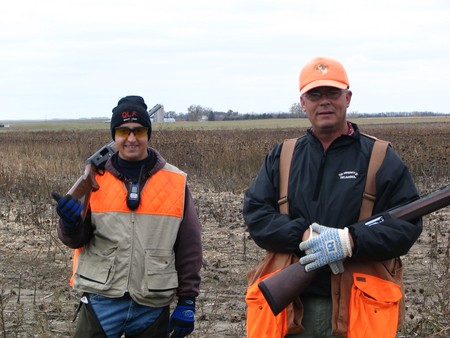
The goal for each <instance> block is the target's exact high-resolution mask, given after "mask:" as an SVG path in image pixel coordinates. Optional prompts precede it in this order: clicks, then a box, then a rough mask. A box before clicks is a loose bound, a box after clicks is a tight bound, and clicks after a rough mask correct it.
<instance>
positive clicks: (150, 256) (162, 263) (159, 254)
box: [145, 249, 178, 293]
mask: <svg viewBox="0 0 450 338" xmlns="http://www.w3.org/2000/svg"><path fill="white" fill-rule="evenodd" d="M145 271H146V279H147V280H146V284H147V287H146V289H147V290H148V291H149V292H150V293H152V292H164V291H172V290H174V289H176V288H177V287H178V274H177V271H176V270H175V255H174V254H173V251H172V250H170V249H147V250H145ZM170 293H171V292H170Z"/></svg>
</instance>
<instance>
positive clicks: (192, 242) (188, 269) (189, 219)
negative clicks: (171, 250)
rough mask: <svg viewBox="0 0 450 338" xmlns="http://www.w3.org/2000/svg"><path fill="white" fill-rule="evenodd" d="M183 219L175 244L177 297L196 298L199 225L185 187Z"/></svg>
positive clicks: (199, 254) (197, 290) (199, 263)
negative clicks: (177, 282)
mask: <svg viewBox="0 0 450 338" xmlns="http://www.w3.org/2000/svg"><path fill="white" fill-rule="evenodd" d="M185 199H186V201H185V209H184V217H183V221H182V222H181V225H180V229H179V231H178V236H177V241H176V243H175V265H176V269H177V271H178V281H179V285H178V292H177V294H178V296H185V297H197V296H198V294H199V293H200V280H201V278H200V269H201V267H202V263H203V254H202V241H201V225H200V221H199V219H198V215H197V210H196V208H195V205H194V200H193V198H192V195H191V193H190V191H189V189H188V188H187V187H186V197H185Z"/></svg>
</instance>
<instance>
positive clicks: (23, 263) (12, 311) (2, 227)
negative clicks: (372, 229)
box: [0, 188, 450, 338]
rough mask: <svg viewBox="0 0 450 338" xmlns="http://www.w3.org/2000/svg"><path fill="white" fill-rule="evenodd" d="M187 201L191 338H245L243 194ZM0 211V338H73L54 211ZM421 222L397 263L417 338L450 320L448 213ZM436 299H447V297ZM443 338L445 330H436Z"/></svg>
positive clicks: (250, 251)
mask: <svg viewBox="0 0 450 338" xmlns="http://www.w3.org/2000/svg"><path fill="white" fill-rule="evenodd" d="M193 195H194V197H195V200H196V203H197V208H198V211H199V216H200V219H201V222H202V224H203V243H204V265H203V270H202V279H203V280H202V285H201V289H202V291H201V295H200V297H199V299H198V309H197V314H196V318H197V323H196V331H195V332H194V334H192V335H191V336H192V337H208V338H214V337H218V338H220V337H245V301H244V297H245V289H246V279H245V273H246V271H248V270H249V269H251V268H252V267H253V266H254V265H255V264H256V263H257V262H258V261H259V260H261V259H262V257H263V255H264V252H263V251H262V250H261V249H259V248H257V247H256V246H255V244H254V243H253V242H252V240H251V239H250V238H249V235H248V233H247V232H246V229H245V226H244V225H243V224H244V223H243V219H242V214H241V210H242V193H223V192H221V193H217V192H213V191H210V190H208V189H202V188H196V190H194V191H193ZM2 205H3V207H1V208H0V211H1V212H0V257H1V259H0V288H1V297H0V329H1V331H0V337H69V336H71V332H72V330H73V327H74V324H73V323H72V317H73V314H74V311H75V308H76V306H77V304H78V298H79V296H78V294H77V293H75V292H74V291H73V290H70V289H69V287H68V284H67V280H68V278H69V275H70V273H71V260H70V257H71V250H69V249H67V248H65V247H64V246H63V245H62V244H61V243H60V242H59V241H58V240H57V239H56V237H55V236H56V232H55V222H56V217H55V215H54V210H53V206H50V205H42V206H35V208H41V209H42V210H41V211H42V212H41V213H40V215H41V216H39V217H38V218H37V219H33V220H31V219H30V220H27V219H26V218H24V217H19V216H18V215H19V213H18V210H17V209H15V208H17V207H19V206H11V205H9V206H8V207H6V206H5V204H4V203H2ZM424 220H425V229H424V232H423V233H422V235H421V237H420V239H419V240H418V241H417V243H416V244H415V245H414V246H413V248H412V249H411V251H410V253H409V254H408V255H406V256H405V257H403V261H404V265H405V267H406V275H405V281H406V295H407V299H406V301H407V307H408V309H407V328H408V329H407V330H405V332H406V333H403V334H402V335H401V336H402V337H419V336H420V335H418V334H417V332H420V330H421V328H423V325H425V324H426V325H433V324H432V323H433V318H430V316H432V313H433V311H434V312H435V313H436V312H439V311H441V313H445V311H447V312H446V314H447V315H448V314H449V309H448V299H441V298H440V297H439V295H436V290H440V289H441V288H442V287H444V286H445V285H447V286H449V285H448V266H447V267H446V268H445V267H444V274H442V273H441V272H439V270H440V269H441V268H442V265H443V264H449V258H448V251H447V253H446V252H445V250H448V247H449V241H450V208H449V207H447V208H445V209H441V210H440V211H438V212H435V213H433V214H431V215H429V216H426V217H425V219H424ZM431 249H433V250H431ZM445 257H447V258H446V259H445ZM445 269H446V270H445ZM445 271H446V276H445ZM442 278H444V279H447V281H446V280H442ZM445 283H447V284H445ZM442 294H443V295H444V296H445V295H447V296H448V295H449V294H448V291H446V292H443V293H442ZM445 304H447V305H445ZM440 306H441V307H442V306H444V308H443V309H439V307H440ZM445 306H447V308H446V309H445ZM444 320H447V322H448V318H447V319H445V318H444ZM447 330H448V327H447ZM441 333H442V334H443V335H442V337H444V336H448V334H449V333H450V330H449V331H446V330H444V331H442V329H441ZM438 336H441V335H436V337H438Z"/></svg>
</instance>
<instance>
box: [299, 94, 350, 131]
mask: <svg viewBox="0 0 450 338" xmlns="http://www.w3.org/2000/svg"><path fill="white" fill-rule="evenodd" d="M351 98H352V92H351V91H349V90H342V89H338V88H334V87H317V88H314V89H311V90H310V91H308V92H307V93H305V94H303V95H301V96H300V102H301V105H302V108H303V111H304V112H306V114H307V116H308V118H309V121H310V122H311V125H312V127H313V130H314V131H315V132H317V133H324V134H327V133H337V134H338V135H340V132H341V131H342V130H346V128H347V124H346V113H347V108H348V106H349V105H350V101H351Z"/></svg>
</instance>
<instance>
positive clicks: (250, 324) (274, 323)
mask: <svg viewBox="0 0 450 338" xmlns="http://www.w3.org/2000/svg"><path fill="white" fill-rule="evenodd" d="M278 271H280V270H276V271H274V272H272V273H269V274H268V275H265V276H264V277H261V278H259V279H257V280H256V282H255V283H253V284H252V285H250V287H249V288H248V289H247V295H246V297H245V302H246V303H247V338H284V336H285V335H286V334H287V333H288V326H287V317H288V314H287V309H284V310H283V311H281V312H280V313H279V314H278V315H277V316H274V314H273V312H272V310H271V309H270V306H269V304H267V301H266V299H265V298H264V295H263V294H262V293H261V290H260V289H259V287H258V283H259V282H260V281H262V280H263V279H265V278H267V277H270V276H272V275H273V274H275V273H277V272H278Z"/></svg>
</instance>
